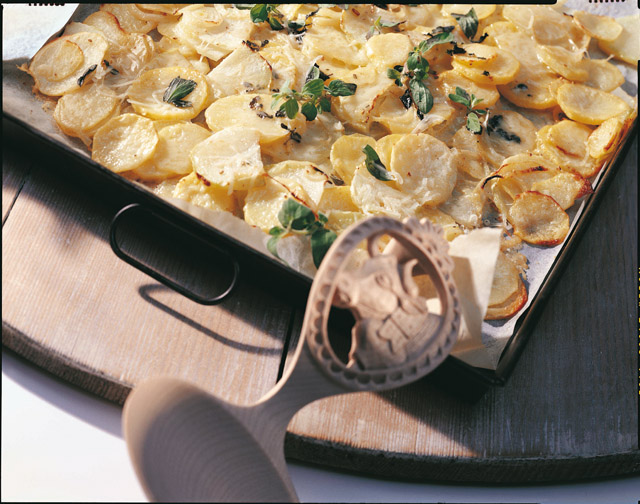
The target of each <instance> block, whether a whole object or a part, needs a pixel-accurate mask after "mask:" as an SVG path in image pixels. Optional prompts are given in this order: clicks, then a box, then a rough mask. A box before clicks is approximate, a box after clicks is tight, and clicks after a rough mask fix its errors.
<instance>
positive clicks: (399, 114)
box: [370, 86, 453, 134]
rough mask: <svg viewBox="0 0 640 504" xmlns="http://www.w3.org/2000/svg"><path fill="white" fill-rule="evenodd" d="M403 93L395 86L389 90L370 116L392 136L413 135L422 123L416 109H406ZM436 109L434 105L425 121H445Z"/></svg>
mask: <svg viewBox="0 0 640 504" xmlns="http://www.w3.org/2000/svg"><path fill="white" fill-rule="evenodd" d="M403 93H404V91H403V90H402V89H401V88H399V87H395V86H394V87H393V88H391V89H389V90H387V92H386V93H385V94H384V95H383V96H382V97H381V98H379V105H377V106H376V108H375V110H374V111H372V113H371V116H370V118H371V120H372V121H375V122H376V123H378V124H381V125H383V126H384V127H385V128H386V129H387V130H388V131H389V133H392V134H402V133H411V132H413V130H414V129H415V128H416V127H417V126H418V124H419V123H420V119H419V118H418V116H417V115H416V111H415V108H414V107H409V108H406V107H405V106H404V105H403V104H402V101H400V97H401V96H402V94H403ZM436 107H437V105H435V104H434V107H433V109H431V112H429V113H428V114H427V115H426V116H425V119H427V118H428V119H429V120H431V121H434V122H436V121H437V122H439V123H441V122H443V121H444V117H442V116H441V114H440V113H438V111H437V109H436ZM450 109H451V110H453V107H450ZM430 124H431V123H430Z"/></svg>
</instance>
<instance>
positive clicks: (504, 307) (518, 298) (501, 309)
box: [484, 280, 528, 320]
mask: <svg viewBox="0 0 640 504" xmlns="http://www.w3.org/2000/svg"><path fill="white" fill-rule="evenodd" d="M527 299H528V295H527V288H526V286H525V285H524V282H522V280H520V281H519V284H518V290H516V291H515V292H514V293H513V294H512V295H511V296H509V297H508V298H507V299H505V300H504V301H503V302H501V303H498V304H495V305H489V306H488V307H487V313H486V314H485V316H484V319H485V320H504V319H507V318H509V317H511V316H513V315H515V314H516V313H518V311H520V309H521V308H522V307H523V306H524V305H525V304H526V302H527Z"/></svg>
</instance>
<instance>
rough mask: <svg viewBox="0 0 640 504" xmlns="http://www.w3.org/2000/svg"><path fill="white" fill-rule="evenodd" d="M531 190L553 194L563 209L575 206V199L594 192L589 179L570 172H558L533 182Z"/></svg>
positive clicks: (548, 194)
mask: <svg viewBox="0 0 640 504" xmlns="http://www.w3.org/2000/svg"><path fill="white" fill-rule="evenodd" d="M531 190H532V191H536V192H539V193H541V194H546V195H547V196H551V197H552V198H553V199H554V201H555V202H556V203H558V205H560V207H561V208H562V209H563V210H566V209H567V208H570V207H571V206H573V204H574V203H575V201H576V200H577V199H579V198H582V197H583V196H585V195H587V194H590V193H592V192H593V189H591V184H590V183H589V181H588V180H586V179H585V178H583V177H582V176H580V175H578V174H577V173H570V172H563V171H560V172H557V173H556V174H555V175H553V176H552V177H550V178H548V179H545V180H539V181H537V182H534V183H533V184H531Z"/></svg>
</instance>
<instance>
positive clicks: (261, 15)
mask: <svg viewBox="0 0 640 504" xmlns="http://www.w3.org/2000/svg"><path fill="white" fill-rule="evenodd" d="M249 14H250V16H251V21H252V22H253V23H262V22H264V21H266V20H267V17H268V16H269V11H268V10H267V4H255V5H254V6H253V7H252V8H251V12H250V13H249Z"/></svg>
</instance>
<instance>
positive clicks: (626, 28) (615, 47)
mask: <svg viewBox="0 0 640 504" xmlns="http://www.w3.org/2000/svg"><path fill="white" fill-rule="evenodd" d="M616 22H617V23H618V24H620V25H621V26H622V33H620V35H618V37H617V38H616V39H615V40H612V41H610V42H609V41H606V40H599V41H598V46H599V47H600V49H602V50H603V51H604V52H606V53H607V54H611V55H612V56H613V57H614V58H616V59H619V60H621V61H624V62H626V63H629V64H631V65H636V66H637V65H638V60H640V39H639V38H638V33H640V14H635V15H633V16H626V17H621V18H618V19H616Z"/></svg>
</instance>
